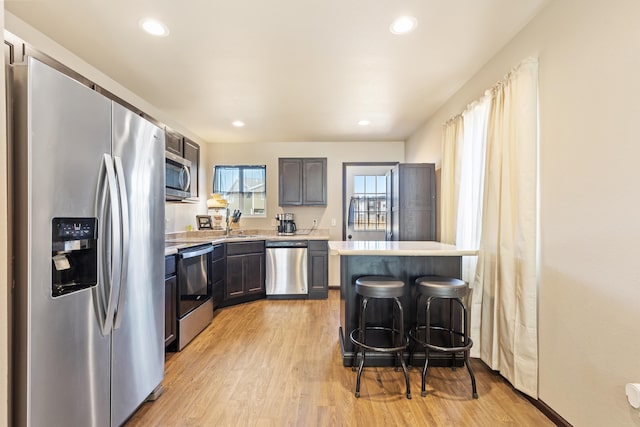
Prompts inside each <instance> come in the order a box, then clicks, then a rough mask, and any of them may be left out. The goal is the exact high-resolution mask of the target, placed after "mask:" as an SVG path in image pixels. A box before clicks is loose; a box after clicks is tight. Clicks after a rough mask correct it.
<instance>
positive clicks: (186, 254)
mask: <svg viewBox="0 0 640 427" xmlns="http://www.w3.org/2000/svg"><path fill="white" fill-rule="evenodd" d="M209 252H213V246H212V245H208V246H206V247H204V248H194V249H192V250H191V249H187V250H185V251H181V252H178V258H180V259H188V258H195V257H197V256H201V255H205V254H208V253H209Z"/></svg>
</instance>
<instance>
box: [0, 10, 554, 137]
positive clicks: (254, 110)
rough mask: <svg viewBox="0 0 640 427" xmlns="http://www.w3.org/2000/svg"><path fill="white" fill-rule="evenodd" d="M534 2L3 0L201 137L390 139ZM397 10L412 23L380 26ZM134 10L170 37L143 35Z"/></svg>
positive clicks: (471, 70) (422, 114)
mask: <svg viewBox="0 0 640 427" xmlns="http://www.w3.org/2000/svg"><path fill="white" fill-rule="evenodd" d="M547 1H548V0H517V1H514V0H226V1H225V0H186V1H176V0H135V1H131V0H108V1H107V0H17V1H10V0H6V1H5V2H4V3H5V9H6V10H8V11H9V12H10V13H12V14H13V15H15V16H17V17H18V18H20V19H22V20H23V21H25V22H26V23H28V24H30V25H31V26H33V27H35V28H37V29H38V30H40V31H41V32H42V33H44V34H46V35H47V36H49V37H50V38H52V39H53V40H55V41H57V42H58V43H60V44H61V45H63V46H65V47H66V48H67V49H69V50H70V51H72V52H74V53H75V54H76V55H77V56H79V57H80V58H82V59H84V60H85V61H86V62H88V63H90V64H91V65H93V66H95V67H96V68H98V69H100V70H101V71H102V72H104V73H105V74H107V75H108V76H110V77H111V78H113V79H114V80H116V81H117V82H119V83H120V84H122V85H123V86H125V87H127V88H128V89H130V90H131V91H133V92H135V93H136V94H137V95H139V96H140V97H142V98H143V99H145V100H147V101H148V102H150V103H151V104H153V105H154V106H156V107H157V108H158V109H160V110H162V111H164V112H165V113H167V114H168V116H169V117H172V118H173V119H174V120H175V122H176V123H180V124H181V125H183V126H184V127H185V128H186V129H188V130H189V131H191V132H193V133H194V134H195V135H198V136H199V137H201V138H202V139H203V140H204V141H208V142H236V141H242V142H250V141H369V140H372V141H373V140H404V139H406V138H407V137H408V136H409V135H411V133H412V132H414V131H415V130H416V129H417V128H418V127H419V126H420V125H421V124H422V123H423V122H424V121H425V119H427V118H428V116H429V115H430V114H432V113H433V112H434V111H435V110H436V109H437V108H438V107H439V106H440V105H441V104H442V103H443V102H444V101H445V100H446V99H447V98H448V97H450V96H451V95H452V94H453V93H454V92H455V91H456V90H457V89H458V88H459V87H460V86H461V85H462V84H464V83H465V82H466V81H467V80H468V79H469V78H470V77H471V76H473V75H474V74H475V73H476V72H477V71H478V70H479V69H480V68H481V66H482V65H483V64H485V63H486V62H487V61H488V60H489V59H490V58H491V57H492V56H493V55H494V54H495V53H497V51H498V50H499V49H500V48H501V47H502V46H504V45H505V44H506V43H507V42H508V41H509V40H510V39H511V38H513V36H515V34H516V33H517V32H518V31H519V30H520V29H521V28H522V27H523V26H524V25H526V23H527V22H529V21H530V20H531V18H532V17H533V16H535V14H537V13H538V12H539V11H540V9H541V8H542V7H543V6H544V5H545V4H546V2H547ZM403 14H410V15H413V16H415V17H416V18H417V19H418V27H417V29H416V30H415V31H414V32H413V33H410V34H408V35H403V36H397V35H393V34H391V33H390V32H389V25H390V23H391V21H392V20H393V19H394V18H396V17H397V16H399V15H403ZM148 16H151V17H155V18H158V19H160V20H162V21H163V22H164V23H165V24H166V25H167V26H168V27H169V30H170V35H169V36H168V37H164V38H154V37H152V36H150V35H148V34H146V33H143V32H142V31H141V30H140V29H139V26H138V22H139V20H140V19H141V18H143V17H148ZM514 65H515V64H514ZM505 71H508V70H505ZM365 118H366V119H368V120H370V121H371V124H370V125H369V126H366V127H361V126H358V124H357V122H358V121H359V120H360V119H365ZM237 119H239V120H243V121H244V122H246V126H245V127H244V128H241V129H238V128H234V127H233V126H231V122H232V121H233V120H237Z"/></svg>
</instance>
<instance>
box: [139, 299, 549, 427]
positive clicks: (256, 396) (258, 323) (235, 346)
mask: <svg viewBox="0 0 640 427" xmlns="http://www.w3.org/2000/svg"><path fill="white" fill-rule="evenodd" d="M329 294H330V295H329V299H328V300H320V301H317V300H316V301H306V300H287V301H277V300H262V301H257V302H253V303H248V304H243V305H238V306H235V307H229V308H225V309H222V310H219V311H218V312H217V314H216V316H215V318H214V320H213V322H212V323H211V325H210V326H209V327H208V328H207V329H205V330H204V331H203V332H202V333H201V334H200V335H199V336H198V337H197V338H196V339H195V340H194V341H192V342H191V343H190V344H189V345H188V346H187V347H186V348H185V349H184V350H183V351H182V352H180V353H167V357H166V375H165V379H164V382H163V385H164V388H165V391H164V394H163V395H162V396H160V398H159V399H158V400H157V401H156V402H153V403H145V404H144V405H143V406H142V407H140V409H139V410H138V411H137V412H136V413H135V414H134V416H133V417H132V418H131V420H129V422H128V424H127V426H128V427H133V426H278V427H279V426H360V425H361V426H385V427H390V426H425V425H427V426H492V427H493V426H500V425H506V426H545V425H549V426H551V425H554V424H553V423H552V422H551V421H550V420H549V419H548V418H546V417H545V416H544V415H543V414H542V413H541V412H540V411H538V409H536V408H535V407H534V406H532V405H531V404H530V403H529V402H528V401H527V400H526V399H525V398H524V397H522V395H520V394H518V393H517V392H516V391H514V389H513V388H512V387H511V386H510V385H509V384H508V383H507V382H506V381H505V380H504V379H503V378H502V377H501V376H499V375H497V374H495V373H493V372H491V371H490V370H489V369H488V368H487V367H486V365H484V364H483V363H482V362H480V361H478V360H473V364H472V366H473V368H474V370H475V373H476V379H477V381H478V394H479V399H472V398H471V384H470V381H469V376H468V374H467V371H466V369H457V370H456V371H452V370H451V369H449V368H430V370H429V374H428V384H427V393H428V394H427V396H426V397H424V398H423V397H421V396H420V371H419V369H418V368H413V369H412V370H411V372H410V378H411V387H412V393H413V398H412V399H411V400H408V399H406V397H405V395H404V379H403V376H402V372H396V371H395V370H394V369H393V368H365V371H364V373H363V375H362V388H361V397H360V398H359V399H356V398H355V396H354V387H355V375H356V374H355V373H354V372H352V371H351V369H350V368H345V367H343V366H342V361H341V358H340V343H339V339H338V326H339V323H340V297H339V291H338V290H331V291H330V292H329Z"/></svg>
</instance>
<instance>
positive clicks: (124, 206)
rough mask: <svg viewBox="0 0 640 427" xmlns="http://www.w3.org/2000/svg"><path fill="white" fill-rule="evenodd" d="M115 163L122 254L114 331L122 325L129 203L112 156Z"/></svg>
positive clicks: (120, 169)
mask: <svg viewBox="0 0 640 427" xmlns="http://www.w3.org/2000/svg"><path fill="white" fill-rule="evenodd" d="M113 160H114V163H115V172H116V178H117V183H118V194H119V195H120V227H121V228H120V232H121V245H122V246H121V250H122V253H121V255H120V257H119V258H116V260H117V261H119V262H120V289H119V292H118V303H117V305H116V307H115V313H114V326H113V328H114V329H118V328H120V325H121V324H122V316H123V313H122V309H123V307H124V298H125V293H126V288H127V271H128V266H129V264H128V260H129V232H130V229H129V202H128V193H127V185H126V182H125V176H124V168H123V167H122V159H121V158H120V157H117V156H113Z"/></svg>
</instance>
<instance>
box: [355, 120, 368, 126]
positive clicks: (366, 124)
mask: <svg viewBox="0 0 640 427" xmlns="http://www.w3.org/2000/svg"><path fill="white" fill-rule="evenodd" d="M358 124H359V125H360V126H369V125H370V124H371V122H370V121H369V120H360V121H359V122H358Z"/></svg>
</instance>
